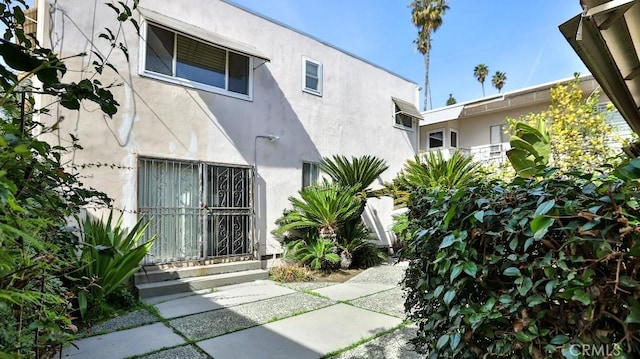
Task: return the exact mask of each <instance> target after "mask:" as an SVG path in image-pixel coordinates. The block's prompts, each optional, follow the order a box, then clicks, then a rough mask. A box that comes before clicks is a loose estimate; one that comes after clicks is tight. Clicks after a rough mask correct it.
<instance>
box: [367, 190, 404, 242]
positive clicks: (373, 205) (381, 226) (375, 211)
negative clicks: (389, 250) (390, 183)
mask: <svg viewBox="0 0 640 359" xmlns="http://www.w3.org/2000/svg"><path fill="white" fill-rule="evenodd" d="M392 210H393V200H392V199H391V198H389V197H381V198H379V199H375V198H370V199H369V200H368V203H367V206H366V207H365V210H364V213H362V221H363V222H364V224H365V225H366V226H367V228H369V230H371V232H372V234H373V235H375V237H376V238H378V243H377V244H378V245H379V246H383V247H393V245H394V244H395V242H396V237H395V235H394V234H393V232H392V231H391V230H390V229H387V228H390V227H391V225H392V223H383V221H382V220H381V217H383V218H387V217H389V218H390V217H391V216H390V215H384V214H387V213H390V212H391V211H392ZM379 212H384V213H383V214H382V215H381V213H379Z"/></svg>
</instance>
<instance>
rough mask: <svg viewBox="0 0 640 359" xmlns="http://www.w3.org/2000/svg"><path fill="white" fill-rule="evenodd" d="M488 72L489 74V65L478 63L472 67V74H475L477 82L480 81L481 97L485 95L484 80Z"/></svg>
mask: <svg viewBox="0 0 640 359" xmlns="http://www.w3.org/2000/svg"><path fill="white" fill-rule="evenodd" d="M488 74H489V67H488V66H487V65H485V64H479V65H478V66H476V67H474V68H473V76H475V78H476V80H478V82H480V84H481V85H482V97H484V96H485V94H484V80H485V79H486V78H487V75H488Z"/></svg>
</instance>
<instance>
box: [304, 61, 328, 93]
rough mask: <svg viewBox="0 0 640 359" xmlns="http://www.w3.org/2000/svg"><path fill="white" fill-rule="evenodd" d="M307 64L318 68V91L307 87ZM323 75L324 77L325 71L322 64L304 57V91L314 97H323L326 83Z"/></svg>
mask: <svg viewBox="0 0 640 359" xmlns="http://www.w3.org/2000/svg"><path fill="white" fill-rule="evenodd" d="M307 62H310V63H312V64H314V65H317V66H318V89H317V90H314V89H311V88H308V87H307ZM323 75H324V71H323V69H322V63H321V62H320V61H317V60H313V59H311V58H309V57H306V56H302V91H304V92H307V93H310V94H312V95H316V96H320V97H322V90H323V82H324V81H323Z"/></svg>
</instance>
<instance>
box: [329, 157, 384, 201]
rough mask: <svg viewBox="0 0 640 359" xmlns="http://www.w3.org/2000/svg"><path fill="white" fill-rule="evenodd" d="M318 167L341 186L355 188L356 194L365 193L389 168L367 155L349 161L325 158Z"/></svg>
mask: <svg viewBox="0 0 640 359" xmlns="http://www.w3.org/2000/svg"><path fill="white" fill-rule="evenodd" d="M318 167H319V168H320V169H321V170H322V171H323V172H325V173H326V174H328V175H329V177H331V179H332V180H334V181H335V182H337V183H339V184H341V185H342V186H345V187H354V186H357V192H364V191H366V190H367V189H368V188H369V186H370V185H371V184H372V183H373V182H374V181H375V180H376V179H377V178H378V177H379V176H380V175H381V174H382V173H383V172H384V171H386V170H387V168H389V166H387V164H386V162H385V161H384V160H382V159H380V158H378V157H375V156H369V155H365V156H362V157H351V160H349V159H348V158H347V157H345V156H341V155H335V156H333V157H325V158H323V159H322V160H321V161H320V163H319V164H318Z"/></svg>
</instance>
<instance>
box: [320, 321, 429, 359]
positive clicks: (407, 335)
mask: <svg viewBox="0 0 640 359" xmlns="http://www.w3.org/2000/svg"><path fill="white" fill-rule="evenodd" d="M416 330H417V326H415V325H407V326H406V327H403V328H401V329H398V330H396V331H394V332H392V333H388V334H385V335H382V336H380V337H378V338H375V339H374V340H372V341H369V342H366V343H364V344H362V345H358V346H357V347H355V348H353V349H350V350H347V351H345V352H343V353H340V354H339V355H337V356H335V357H332V359H390V358H395V359H421V358H425V357H426V356H425V355H420V354H418V353H416V352H415V351H414V350H413V344H411V343H410V342H409V340H411V339H413V338H415V336H416Z"/></svg>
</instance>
